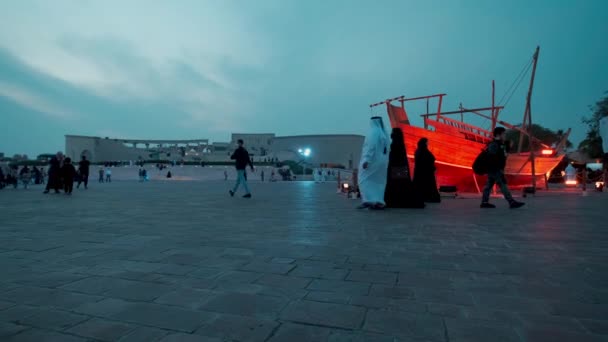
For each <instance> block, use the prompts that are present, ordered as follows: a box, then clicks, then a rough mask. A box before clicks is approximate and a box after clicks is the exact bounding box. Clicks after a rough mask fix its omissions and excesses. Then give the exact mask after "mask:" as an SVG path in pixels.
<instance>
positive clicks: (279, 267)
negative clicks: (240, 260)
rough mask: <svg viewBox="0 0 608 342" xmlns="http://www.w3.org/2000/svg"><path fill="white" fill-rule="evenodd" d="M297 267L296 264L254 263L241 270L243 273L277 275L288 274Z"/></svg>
mask: <svg viewBox="0 0 608 342" xmlns="http://www.w3.org/2000/svg"><path fill="white" fill-rule="evenodd" d="M294 267H296V265H294V264H280V263H272V262H257V261H256V262H252V263H249V264H246V265H244V266H242V267H241V268H240V269H241V270H243V271H252V272H261V273H275V274H287V273H289V271H291V270H292V269H293V268H294Z"/></svg>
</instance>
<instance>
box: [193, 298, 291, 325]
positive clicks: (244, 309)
mask: <svg viewBox="0 0 608 342" xmlns="http://www.w3.org/2000/svg"><path fill="white" fill-rule="evenodd" d="M286 304H287V300H286V299H283V298H279V297H271V296H264V295H259V294H252V293H236V292H228V293H220V294H217V295H216V296H214V297H212V298H211V299H209V300H208V301H207V302H206V303H205V304H203V305H202V306H201V309H202V310H206V311H212V312H218V313H225V314H234V315H241V316H248V317H258V318H268V319H274V318H276V316H277V315H278V313H279V312H280V311H281V310H282V309H283V307H285V305H286Z"/></svg>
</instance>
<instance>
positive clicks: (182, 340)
mask: <svg viewBox="0 0 608 342" xmlns="http://www.w3.org/2000/svg"><path fill="white" fill-rule="evenodd" d="M160 341H161V342H223V340H222V339H220V338H216V337H206V336H201V335H193V334H184V333H175V334H169V335H167V336H165V337H164V338H162V339H161V340H160Z"/></svg>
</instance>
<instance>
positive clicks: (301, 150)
mask: <svg viewBox="0 0 608 342" xmlns="http://www.w3.org/2000/svg"><path fill="white" fill-rule="evenodd" d="M311 152H312V151H311V150H310V148H308V147H307V148H299V149H298V153H299V154H300V156H302V157H303V162H302V179H303V178H304V176H306V158H308V157H310V153H311Z"/></svg>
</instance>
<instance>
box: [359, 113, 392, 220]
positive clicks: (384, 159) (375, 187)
mask: <svg viewBox="0 0 608 342" xmlns="http://www.w3.org/2000/svg"><path fill="white" fill-rule="evenodd" d="M389 144H390V138H389V136H388V134H387V133H386V131H385V130H384V123H383V122H382V118H381V117H379V116H374V117H373V118H371V121H370V130H369V133H368V134H367V136H366V137H365V140H364V142H363V151H362V152H361V164H360V167H359V178H358V183H359V184H358V185H359V189H360V191H361V197H362V202H363V203H362V204H361V205H360V206H359V209H365V208H369V209H384V207H385V206H386V203H385V202H384V190H385V189H386V176H387V170H388V157H389V152H390V146H389Z"/></svg>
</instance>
